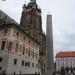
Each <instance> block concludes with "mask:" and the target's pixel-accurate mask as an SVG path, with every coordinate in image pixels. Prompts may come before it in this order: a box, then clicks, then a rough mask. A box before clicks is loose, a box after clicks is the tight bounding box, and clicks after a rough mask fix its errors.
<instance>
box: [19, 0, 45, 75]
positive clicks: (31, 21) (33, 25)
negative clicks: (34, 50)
mask: <svg viewBox="0 0 75 75" xmlns="http://www.w3.org/2000/svg"><path fill="white" fill-rule="evenodd" d="M41 13H42V11H41V9H40V8H39V7H38V5H37V3H36V0H30V2H29V3H28V4H27V5H25V4H24V6H23V11H22V15H21V20H20V27H21V28H22V29H23V30H24V31H25V32H26V33H27V34H29V36H31V37H32V38H33V39H34V40H36V41H37V42H38V43H39V46H40V50H39V60H38V62H39V64H38V67H39V68H40V69H41V74H42V75H44V74H45V63H46V62H45V61H46V60H45V55H46V35H45V33H43V30H42V16H41Z"/></svg>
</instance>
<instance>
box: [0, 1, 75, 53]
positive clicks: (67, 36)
mask: <svg viewBox="0 0 75 75" xmlns="http://www.w3.org/2000/svg"><path fill="white" fill-rule="evenodd" d="M36 1H37V4H38V6H39V7H40V8H41V9H42V25H43V26H42V28H43V30H44V32H46V16H47V14H52V23H53V40H54V53H55V54H56V52H58V51H70V50H72V51H75V0H36ZM28 2H30V0H6V1H5V2H1V0H0V9H1V10H3V11H4V12H5V13H6V14H8V15H9V16H10V17H12V18H13V19H14V20H16V21H17V22H18V23H19V22H20V17H21V12H22V6H23V4H24V3H26V4H28Z"/></svg>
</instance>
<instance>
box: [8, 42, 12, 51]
mask: <svg viewBox="0 0 75 75" xmlns="http://www.w3.org/2000/svg"><path fill="white" fill-rule="evenodd" d="M11 49H12V42H9V44H8V51H11Z"/></svg>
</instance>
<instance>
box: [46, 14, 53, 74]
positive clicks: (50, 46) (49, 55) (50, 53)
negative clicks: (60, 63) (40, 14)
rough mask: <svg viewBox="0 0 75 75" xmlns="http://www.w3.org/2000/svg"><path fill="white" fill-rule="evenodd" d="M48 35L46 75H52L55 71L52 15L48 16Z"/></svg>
mask: <svg viewBox="0 0 75 75" xmlns="http://www.w3.org/2000/svg"><path fill="white" fill-rule="evenodd" d="M46 34H47V38H46V75H52V73H53V70H54V59H53V32H52V15H47V27H46Z"/></svg>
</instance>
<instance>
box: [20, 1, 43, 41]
mask: <svg viewBox="0 0 75 75" xmlns="http://www.w3.org/2000/svg"><path fill="white" fill-rule="evenodd" d="M20 26H21V28H22V29H23V30H24V31H25V32H27V33H28V34H29V35H30V36H31V37H33V38H35V39H36V40H37V39H38V37H39V34H41V33H43V32H42V20H41V9H39V8H38V5H37V4H36V0H30V3H29V4H28V5H27V6H26V5H24V6H23V11H22V16H21V21H20ZM38 40H39V39H38Z"/></svg>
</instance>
